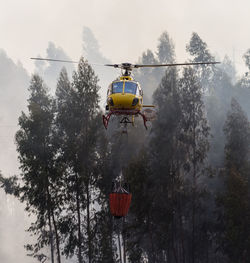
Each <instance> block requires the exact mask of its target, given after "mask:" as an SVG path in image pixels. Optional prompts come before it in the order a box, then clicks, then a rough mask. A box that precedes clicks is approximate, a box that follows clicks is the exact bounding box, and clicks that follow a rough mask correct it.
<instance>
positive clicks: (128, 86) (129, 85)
mask: <svg viewBox="0 0 250 263" xmlns="http://www.w3.org/2000/svg"><path fill="white" fill-rule="evenodd" d="M136 89H137V84H136V83H135V82H125V87H124V93H132V94H135V93H136Z"/></svg>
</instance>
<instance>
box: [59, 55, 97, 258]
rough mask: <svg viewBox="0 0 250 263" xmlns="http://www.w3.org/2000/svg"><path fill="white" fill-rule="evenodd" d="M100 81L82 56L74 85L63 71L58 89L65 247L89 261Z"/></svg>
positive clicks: (69, 251) (93, 256) (92, 255)
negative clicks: (64, 194)
mask: <svg viewBox="0 0 250 263" xmlns="http://www.w3.org/2000/svg"><path fill="white" fill-rule="evenodd" d="M97 81H98V78H97V76H96V75H95V73H94V71H93V69H92V68H91V67H90V65H89V64H88V63H87V62H86V61H85V60H84V59H83V58H81V59H80V62H79V64H78V70H77V71H76V72H74V74H73V82H72V84H71V87H70V85H69V82H68V80H67V77H66V75H65V72H62V73H61V75H60V78H59V82H58V86H57V92H56V94H57V102H58V114H57V120H56V125H57V131H58V134H59V136H58V140H59V143H58V146H59V149H58V152H60V155H61V156H60V159H61V160H62V162H63V163H65V164H66V169H65V170H64V175H63V176H64V179H63V180H64V187H65V188H66V189H65V193H66V194H67V197H66V198H65V204H64V206H65V207H66V208H67V209H66V211H67V214H68V215H67V216H65V218H64V222H63V227H64V230H65V229H66V230H67V231H64V235H65V239H66V247H65V250H64V251H65V253H66V255H67V256H71V255H72V254H73V253H74V250H75V249H76V248H77V249H78V252H77V254H78V261H79V263H83V262H84V261H83V260H84V256H86V257H87V258H88V261H89V262H93V261H94V258H95V254H94V246H95V241H94V238H95V236H94V233H93V229H94V225H95V221H94V217H93V214H94V212H95V208H94V206H93V205H92V204H96V202H97V200H96V196H95V190H97V189H96V181H97V178H98V173H97V170H98V169H97V164H98V152H97V138H98V130H99V127H100V125H99V118H100V116H99V113H98V110H99V106H98V102H99V96H98V90H99V86H98V85H97ZM75 211H76V215H75ZM72 216H73V217H75V220H74V221H72V220H70V217H72ZM65 222H66V223H65ZM67 222H68V223H67ZM83 222H84V223H83Z"/></svg>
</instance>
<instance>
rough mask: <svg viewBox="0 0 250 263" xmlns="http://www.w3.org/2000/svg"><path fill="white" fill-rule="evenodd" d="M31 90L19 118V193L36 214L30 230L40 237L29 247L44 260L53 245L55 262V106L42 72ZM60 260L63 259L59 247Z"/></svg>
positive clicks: (34, 80) (21, 198)
mask: <svg viewBox="0 0 250 263" xmlns="http://www.w3.org/2000/svg"><path fill="white" fill-rule="evenodd" d="M29 91H30V97H29V99H28V113H24V112H22V114H21V116H20V117H19V126H20V129H19V130H18V131H17V133H16V144H17V151H18V154H19V156H18V158H19V161H20V169H21V184H20V185H19V186H18V194H19V198H20V200H21V201H22V202H25V204H26V210H27V211H28V212H29V213H30V214H34V215H35V216H36V221H35V223H32V225H31V226H30V228H29V229H28V231H29V232H32V233H34V234H35V235H36V236H38V239H37V243H36V244H35V245H27V246H26V248H27V249H28V250H30V251H31V255H33V256H34V257H36V258H38V259H39V260H41V261H43V260H44V259H45V258H46V255H45V254H44V253H43V249H44V248H45V247H46V246H47V245H50V248H51V261H52V262H54V239H55V236H56V237H57V238H58V236H57V235H56V233H55V231H56V224H57V222H56V220H55V213H54V210H55V205H56V204H55V197H56V193H55V192H54V191H53V184H54V181H55V180H56V175H57V173H56V171H55V170H56V168H55V162H54V156H55V150H54V147H53V144H52V127H53V118H54V113H55V107H54V101H53V99H52V98H51V97H50V96H49V94H48V90H47V88H46V86H45V84H44V83H43V80H42V79H41V78H40V77H39V76H38V75H33V76H32V78H31V82H30V87H29ZM40 251H41V252H42V253H40ZM39 253H40V254H39ZM57 261H58V262H60V249H59V247H57Z"/></svg>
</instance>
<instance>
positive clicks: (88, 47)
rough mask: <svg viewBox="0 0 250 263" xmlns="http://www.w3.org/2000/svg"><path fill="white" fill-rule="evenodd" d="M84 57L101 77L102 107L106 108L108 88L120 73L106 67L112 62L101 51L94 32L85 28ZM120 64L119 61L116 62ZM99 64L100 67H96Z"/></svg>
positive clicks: (83, 37) (83, 36)
mask: <svg viewBox="0 0 250 263" xmlns="http://www.w3.org/2000/svg"><path fill="white" fill-rule="evenodd" d="M82 39H83V56H84V57H85V58H86V59H87V60H88V62H89V63H90V64H91V66H92V67H93V69H94V71H95V72H96V74H97V75H98V77H99V86H100V87H101V89H100V96H101V101H100V105H101V107H104V106H105V101H106V95H107V88H108V86H109V84H110V83H111V82H112V81H113V80H114V79H116V78H117V77H118V76H119V75H118V74H119V71H117V69H114V68H112V67H105V66H104V65H105V64H112V61H111V60H110V59H108V58H106V57H105V56H104V55H103V54H102V53H101V50H100V45H99V43H98V41H97V39H96V38H95V36H94V34H93V32H92V31H91V29H90V28H88V27H84V28H83V35H82ZM115 63H116V64H117V63H120V62H119V61H118V62H117V61H116V62H115ZM95 64H99V65H95Z"/></svg>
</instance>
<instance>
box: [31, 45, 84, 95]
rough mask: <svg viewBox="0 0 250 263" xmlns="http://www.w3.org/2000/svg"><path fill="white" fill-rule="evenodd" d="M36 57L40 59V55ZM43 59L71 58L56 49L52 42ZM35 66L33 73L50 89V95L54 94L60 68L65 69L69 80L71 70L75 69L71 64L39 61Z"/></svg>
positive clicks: (61, 50)
mask: <svg viewBox="0 0 250 263" xmlns="http://www.w3.org/2000/svg"><path fill="white" fill-rule="evenodd" d="M38 57H40V55H39V56H38ZM79 57H80V56H79ZM45 58H51V59H62V60H71V58H70V57H69V56H68V55H67V54H66V53H65V51H64V50H63V49H62V48H61V47H56V45H55V44H54V43H53V42H49V43H48V47H47V49H46V56H45ZM35 66H36V68H35V71H36V72H37V73H38V74H39V75H40V76H41V77H42V78H43V80H44V81H45V83H46V85H47V86H48V87H49V88H50V90H51V92H52V94H54V92H55V89H56V83H57V78H58V76H59V73H60V71H61V70H62V68H63V67H65V68H66V70H67V72H68V76H69V77H70V78H71V76H72V72H73V70H74V69H75V67H74V64H73V63H72V64H71V63H61V62H53V61H41V60H37V61H35Z"/></svg>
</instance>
